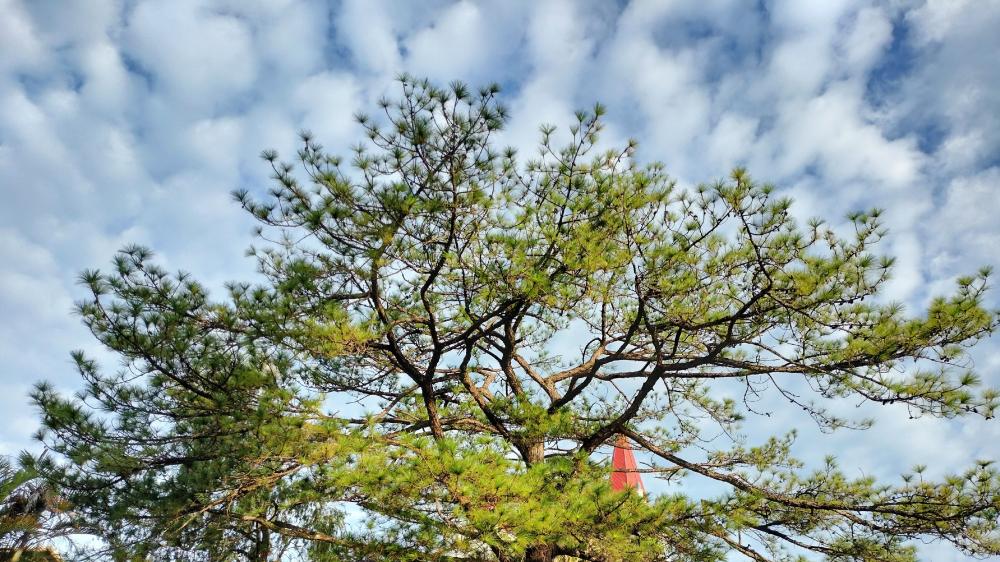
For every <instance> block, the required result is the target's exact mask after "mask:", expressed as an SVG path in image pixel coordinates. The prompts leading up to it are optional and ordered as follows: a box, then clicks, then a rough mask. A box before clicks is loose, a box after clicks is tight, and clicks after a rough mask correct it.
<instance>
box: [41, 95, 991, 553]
mask: <svg viewBox="0 0 1000 562" xmlns="http://www.w3.org/2000/svg"><path fill="white" fill-rule="evenodd" d="M401 84H402V90H403V95H402V97H401V99H400V100H399V101H390V100H383V102H382V103H381V104H380V105H381V107H382V109H383V110H384V114H385V115H384V119H381V120H378V119H374V118H371V117H368V116H365V115H359V116H358V120H359V122H360V124H361V125H362V126H363V128H364V130H365V131H366V133H367V139H368V140H367V142H366V143H363V144H360V145H358V146H357V148H356V149H355V151H354V154H353V157H352V158H351V159H350V161H349V164H350V165H349V167H348V166H345V165H344V162H343V161H342V160H341V159H340V158H338V157H335V156H332V155H329V154H327V153H326V152H324V150H323V148H322V147H321V146H320V145H319V144H317V142H316V141H315V140H314V139H313V138H312V137H311V135H309V134H308V133H305V134H303V138H302V141H303V143H302V148H301V150H300V151H299V153H298V164H299V165H298V166H296V165H293V164H291V163H285V162H282V161H281V160H279V158H278V155H277V154H276V153H274V152H271V151H267V152H265V153H263V155H262V156H263V158H264V160H265V161H267V162H268V163H269V165H270V166H271V169H272V171H273V178H274V182H275V187H274V188H273V189H272V190H271V192H270V194H269V195H268V196H267V197H266V198H265V199H263V200H258V199H256V198H255V197H253V196H252V195H251V194H250V193H248V192H239V193H237V194H236V199H237V200H238V202H239V203H240V204H241V205H242V206H243V207H244V208H246V210H247V211H248V212H250V213H251V214H252V215H253V216H254V217H256V219H257V220H259V221H260V223H261V234H262V236H266V237H267V238H266V239H265V240H273V242H270V243H267V242H265V243H264V245H263V246H261V247H259V248H255V249H253V250H252V252H251V253H252V254H253V255H254V256H256V258H257V260H258V263H259V267H260V271H261V273H262V274H263V276H264V278H265V279H266V281H265V282H263V283H261V284H260V285H258V286H251V285H246V284H233V285H231V286H230V288H229V294H228V296H227V298H226V299H224V300H223V301H222V302H216V301H211V300H209V298H208V296H207V294H206V291H205V290H204V288H202V287H201V286H200V285H198V284H197V283H196V282H194V281H193V280H191V279H190V278H189V276H187V275H185V274H177V275H170V274H168V273H166V272H165V271H163V270H161V269H160V268H158V267H157V266H155V265H154V264H153V263H152V259H151V255H150V252H149V251H148V250H146V249H144V248H139V247H130V248H126V249H124V250H122V251H121V252H120V253H119V254H118V256H117V257H116V259H115V263H114V268H113V270H112V271H110V272H107V273H101V272H96V271H91V272H85V273H84V274H83V275H82V276H81V281H82V283H83V284H84V285H85V286H86V287H87V288H88V290H89V291H90V293H91V296H90V298H88V299H87V300H85V301H84V302H81V303H80V305H79V313H80V315H81V317H82V318H83V321H84V323H85V324H86V325H87V326H88V327H89V328H90V330H91V331H92V332H93V334H94V335H95V337H96V338H97V339H98V340H99V341H100V342H101V343H103V344H104V345H105V346H106V347H107V348H108V349H110V350H112V351H113V352H115V353H116V354H117V355H118V356H119V357H120V358H121V360H122V361H121V366H120V368H119V370H118V371H117V372H115V373H107V372H105V371H103V370H102V369H99V368H98V366H97V365H96V364H95V362H94V361H92V360H90V359H88V358H87V357H85V356H84V355H83V354H82V353H76V354H74V359H75V362H76V365H77V369H78V370H79V372H80V374H81V376H82V378H83V380H84V382H85V387H84V390H83V391H82V392H81V393H80V395H79V396H76V397H72V398H66V397H62V396H59V395H58V394H57V393H56V392H54V391H53V389H51V388H50V387H49V386H46V385H44V384H43V385H39V386H38V388H37V389H36V391H35V393H34V399H35V401H36V403H37V404H38V406H39V407H40V409H41V411H42V416H43V424H44V430H43V431H42V434H41V436H40V437H41V439H43V441H44V442H45V443H46V445H47V446H48V447H49V449H51V450H52V451H53V452H54V453H56V454H57V455H59V457H60V459H61V460H60V462H53V463H50V464H48V465H47V466H46V467H45V473H46V475H47V476H48V477H49V478H50V479H51V480H52V481H53V482H57V483H58V485H59V486H60V487H61V488H62V489H64V490H66V493H67V494H68V497H69V498H70V500H71V501H72V503H73V505H74V506H75V510H76V512H78V514H79V515H78V516H79V517H80V518H81V520H83V521H86V523H87V525H89V526H90V527H91V528H93V529H94V531H95V532H96V533H97V534H100V535H101V536H103V537H104V538H105V539H106V542H107V548H106V553H107V554H109V555H110V556H112V557H113V558H114V559H117V560H133V559H147V558H150V559H164V560H167V559H169V560H181V559H191V560H201V559H211V560H236V559H246V560H272V559H282V558H283V557H284V558H294V557H295V556H301V557H304V558H308V559H314V560H330V561H333V560H451V559H463V560H476V559H479V560H499V561H513V560H551V559H553V557H555V556H570V557H577V558H579V559H584V560H606V561H615V560H630V561H632V560H670V561H685V562H710V561H716V562H718V561H722V560H727V559H730V558H727V557H728V556H731V555H733V554H734V553H735V555H737V556H743V557H745V558H748V559H750V560H758V561H760V560H783V561H791V560H804V559H805V558H803V556H804V555H806V554H812V555H821V556H825V557H826V558H827V559H828V560H831V561H838V562H839V561H847V560H853V561H871V560H880V561H886V560H892V561H904V560H913V559H914V556H915V555H914V551H913V549H912V548H911V546H909V545H910V543H911V541H912V540H914V539H932V540H943V541H948V542H951V543H953V544H954V545H955V546H956V547H958V548H959V549H961V550H963V551H965V552H968V553H971V554H983V555H986V554H997V553H1000V537H998V529H997V516H998V508H1000V505H998V488H1000V487H998V482H1000V477H998V475H997V472H996V471H995V470H994V469H993V468H992V467H991V466H990V465H989V464H988V463H983V464H981V465H979V466H976V467H973V468H972V469H970V470H968V471H967V472H964V473H960V474H956V475H954V476H951V477H948V478H945V479H944V480H942V481H940V482H931V481H927V480H924V479H923V478H922V477H920V476H919V475H916V474H914V475H905V477H904V479H903V480H902V481H901V482H900V483H899V484H896V485H888V484H883V483H878V482H875V481H874V480H873V479H870V478H861V479H856V478H850V477H848V476H847V475H846V474H844V473H843V472H842V471H840V470H839V469H838V468H837V466H836V463H835V462H834V461H833V460H832V459H831V460H829V462H828V463H827V464H826V465H825V466H824V467H823V468H822V469H820V470H818V471H815V472H808V471H806V470H805V469H804V468H803V464H802V463H800V462H799V461H797V460H795V459H794V458H792V457H791V455H790V447H791V444H792V439H793V435H789V436H786V437H785V438H781V439H777V438H776V439H772V440H770V441H768V442H766V443H764V444H760V445H757V446H752V445H750V444H747V443H743V442H741V440H740V439H739V438H738V437H736V436H738V435H739V434H738V431H737V430H738V428H739V423H740V420H741V419H743V418H744V417H745V416H746V415H752V414H753V413H754V412H753V409H752V408H751V407H750V405H749V404H746V403H740V402H738V401H735V400H732V399H727V398H721V397H720V396H722V394H721V393H720V392H719V385H723V384H728V385H733V384H736V385H744V386H745V389H746V393H747V395H748V396H751V395H757V394H760V393H763V392H768V391H771V392H775V393H777V394H778V395H779V396H781V397H784V398H785V399H787V401H788V402H789V407H793V408H801V409H804V410H805V411H807V412H808V413H809V414H810V415H811V416H812V417H813V419H815V421H816V422H817V423H818V424H820V426H821V427H822V428H824V429H827V430H834V429H838V428H842V427H865V426H866V423H867V422H866V421H865V420H851V419H842V418H839V417H837V416H834V415H832V414H830V413H829V412H828V411H827V410H826V409H825V408H824V404H826V403H828V402H829V401H831V400H837V399H853V400H857V399H859V398H860V399H862V400H868V401H873V402H877V403H881V404H886V405H889V404H900V405H903V406H904V407H906V408H908V409H909V410H910V411H911V412H912V413H914V414H919V415H931V416H941V417H954V416H964V415H981V416H985V417H992V416H993V414H994V411H995V408H996V405H997V394H996V393H995V392H993V391H991V390H983V391H979V390H978V389H977V386H978V378H977V377H976V376H975V374H974V373H971V372H969V370H968V369H967V363H968V361H967V355H966V350H967V348H968V346H969V345H971V344H973V343H974V342H976V341H977V340H979V339H980V338H982V337H984V336H985V335H987V334H989V333H990V332H991V331H992V330H993V329H994V328H995V327H996V325H997V321H998V316H997V314H996V313H994V312H990V311H987V310H985V309H984V308H983V307H982V300H983V295H984V292H985V291H986V289H987V280H988V277H989V271H988V270H983V271H981V272H979V273H978V274H977V275H975V276H972V277H969V278H963V279H961V280H959V284H958V288H957V290H956V291H955V293H954V294H952V295H949V296H943V297H940V298H938V299H935V300H934V301H933V302H932V304H931V305H930V307H929V309H928V310H927V311H926V313H924V314H922V315H919V316H913V315H909V314H907V313H905V311H904V309H903V307H902V306H900V305H898V304H892V303H888V304H886V303H884V302H882V301H881V300H879V299H878V298H877V297H878V295H879V290H880V288H881V287H882V286H883V285H884V284H885V281H886V280H887V279H888V278H889V274H890V271H891V266H892V260H891V259H890V258H886V257H881V256H879V255H877V254H875V253H873V252H874V246H875V245H876V244H877V242H878V241H879V240H880V239H881V238H882V237H883V236H884V234H885V233H884V229H883V227H882V225H881V222H880V220H879V217H880V212H879V211H877V210H875V211H871V212H867V213H858V214H856V215H853V216H852V217H850V219H851V223H852V225H853V232H852V233H851V234H850V235H849V236H846V237H843V236H838V235H837V234H836V233H834V231H833V230H832V229H830V228H827V227H826V226H825V225H824V223H823V222H821V221H818V220H817V221H813V222H810V223H809V224H808V225H806V226H805V227H800V226H799V225H798V224H797V223H796V221H795V220H793V219H792V217H791V215H790V213H789V209H790V205H791V202H790V201H789V200H787V199H784V198H779V197H776V196H775V195H774V191H773V189H772V188H771V187H770V186H766V185H760V184H758V183H756V182H755V181H754V180H753V179H752V178H751V177H750V176H749V175H748V174H747V172H746V171H745V170H742V169H737V170H735V171H734V172H733V173H732V175H731V176H730V177H729V178H728V179H726V180H724V181H720V182H717V183H715V184H711V185H703V186H699V187H697V188H695V189H691V190H684V189H680V188H679V187H678V186H677V185H676V184H675V183H674V182H673V181H672V180H670V178H669V177H668V176H667V175H666V174H665V172H664V170H663V167H662V165H660V164H655V163H654V164H649V165H639V164H638V163H636V162H635V161H634V160H633V159H632V155H633V152H634V150H635V144H634V143H630V144H629V145H628V146H626V147H624V148H622V149H621V150H610V151H604V152H602V151H600V150H598V148H597V146H596V143H597V141H598V133H599V131H600V129H601V115H602V113H603V111H604V110H603V108H602V107H600V106H597V107H595V108H594V109H593V111H591V112H581V113H579V114H578V116H577V121H576V123H574V124H573V125H572V126H571V127H570V128H569V131H568V132H569V137H570V140H569V143H568V144H567V146H566V147H565V148H557V147H556V146H554V142H555V141H554V139H555V137H556V133H555V129H554V128H549V127H546V128H543V130H542V143H541V145H540V150H539V154H538V155H537V157H536V158H534V159H531V160H528V161H522V160H520V159H519V158H518V155H517V154H516V152H515V151H514V150H513V149H499V148H497V147H495V146H494V145H493V143H492V140H491V139H492V137H493V136H494V135H495V133H496V132H497V131H498V130H499V129H500V127H501V126H502V125H503V123H504V120H505V118H506V112H505V110H504V108H503V107H502V106H501V105H500V104H499V103H498V102H497V92H498V90H497V88H496V87H487V88H484V89H482V90H480V91H479V92H478V93H474V92H473V91H472V90H470V89H469V88H468V87H466V86H464V85H462V84H457V83H456V84H452V85H451V87H450V88H448V89H441V88H437V87H435V86H433V85H431V84H429V83H427V82H425V81H419V80H414V79H412V78H409V77H403V78H402V80H401ZM567 340H572V341H573V342H574V343H573V345H572V346H568V345H567V344H566V343H565V342H566V341H567ZM567 347H576V348H577V349H578V351H579V353H578V354H577V353H571V352H569V351H568V350H567ZM730 387H731V386H730ZM802 388H807V389H812V392H813V395H814V396H813V397H812V398H811V399H810V398H806V397H803V395H802V391H801V389H802ZM720 431H721V432H723V433H725V434H727V435H731V436H734V437H732V439H733V441H734V442H732V443H730V444H728V445H721V444H720V443H719V441H718V440H715V441H713V440H711V439H710V437H711V436H713V435H716V434H718V433H720ZM619 434H624V435H626V436H628V437H629V438H630V439H631V440H632V441H633V442H634V443H636V444H637V445H638V446H639V447H640V448H642V449H645V450H646V451H647V452H648V455H649V458H650V459H651V463H650V465H649V468H648V469H647V470H648V473H647V478H663V479H666V480H670V481H683V482H692V483H694V482H698V481H705V482H709V483H711V485H712V486H714V487H715V488H712V489H716V490H719V491H718V492H717V493H714V495H711V494H709V495H707V496H706V497H701V496H695V495H683V494H676V495H661V496H657V497H654V498H650V499H643V498H641V497H639V496H638V495H636V494H632V493H625V494H621V493H616V492H613V491H612V490H610V488H609V486H608V484H607V480H608V478H607V476H608V467H607V465H606V462H605V461H604V460H602V459H603V458H604V457H603V456H602V455H601V453H602V451H606V450H607V445H608V443H609V441H610V440H611V439H613V438H614V437H615V436H617V435H619ZM700 450H705V451H707V454H699V452H698V451H700Z"/></svg>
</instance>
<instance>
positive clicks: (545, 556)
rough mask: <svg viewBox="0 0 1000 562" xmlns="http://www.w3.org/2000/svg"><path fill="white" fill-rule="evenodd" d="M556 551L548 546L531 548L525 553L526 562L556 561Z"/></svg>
mask: <svg viewBox="0 0 1000 562" xmlns="http://www.w3.org/2000/svg"><path fill="white" fill-rule="evenodd" d="M555 556H556V555H555V549H554V548H553V547H552V546H550V545H547V544H543V545H536V546H532V547H529V548H528V550H527V551H526V552H525V556H524V560H525V562H552V561H553V560H555Z"/></svg>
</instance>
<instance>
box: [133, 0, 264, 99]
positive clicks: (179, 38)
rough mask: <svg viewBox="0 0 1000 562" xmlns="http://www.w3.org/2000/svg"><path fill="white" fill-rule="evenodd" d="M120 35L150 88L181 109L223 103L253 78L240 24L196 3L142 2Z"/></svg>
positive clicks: (250, 53)
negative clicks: (148, 77)
mask: <svg viewBox="0 0 1000 562" xmlns="http://www.w3.org/2000/svg"><path fill="white" fill-rule="evenodd" d="M124 32H125V42H126V44H127V45H128V46H129V52H130V53H131V54H132V56H134V57H135V58H136V60H137V61H138V62H139V64H140V65H142V66H143V68H144V69H145V70H147V71H148V72H149V73H150V74H151V75H152V80H153V82H154V85H155V86H157V87H162V88H163V91H164V92H165V93H166V95H169V96H171V99H172V101H173V102H175V103H179V104H182V105H184V106H189V107H192V108H198V109H200V108H205V107H212V106H215V105H219V104H223V103H226V102H228V101H230V99H231V98H232V96H235V95H238V94H240V93H245V92H246V91H247V90H248V88H249V87H250V86H251V85H252V84H253V81H254V79H255V77H256V74H257V60H256V55H255V53H254V50H253V42H252V38H251V36H250V32H249V30H248V29H247V27H246V25H244V24H243V23H242V22H241V21H240V20H239V19H237V18H235V17H229V16H226V15H222V14H219V13H216V12H213V10H211V9H209V7H208V6H205V5H203V4H202V3H201V2H197V1H196V0H182V1H166V0H147V1H145V2H143V3H141V4H139V5H138V6H136V7H135V8H134V10H133V11H132V13H131V14H130V15H129V18H128V24H127V27H126V28H125V30H124ZM161 84H162V86H161Z"/></svg>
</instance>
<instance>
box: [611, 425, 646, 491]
mask: <svg viewBox="0 0 1000 562" xmlns="http://www.w3.org/2000/svg"><path fill="white" fill-rule="evenodd" d="M638 468H639V467H638V466H637V465H636V464H635V455H634V454H632V445H631V444H630V443H629V442H628V439H626V438H625V436H624V435H619V436H618V440H617V441H616V442H615V452H614V453H612V455H611V488H612V489H613V490H618V491H622V490H625V489H626V488H633V489H634V490H635V491H637V492H639V495H641V496H644V495H646V489H645V488H643V487H642V477H641V476H640V474H639V473H638V472H636V471H637V470H638Z"/></svg>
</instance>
